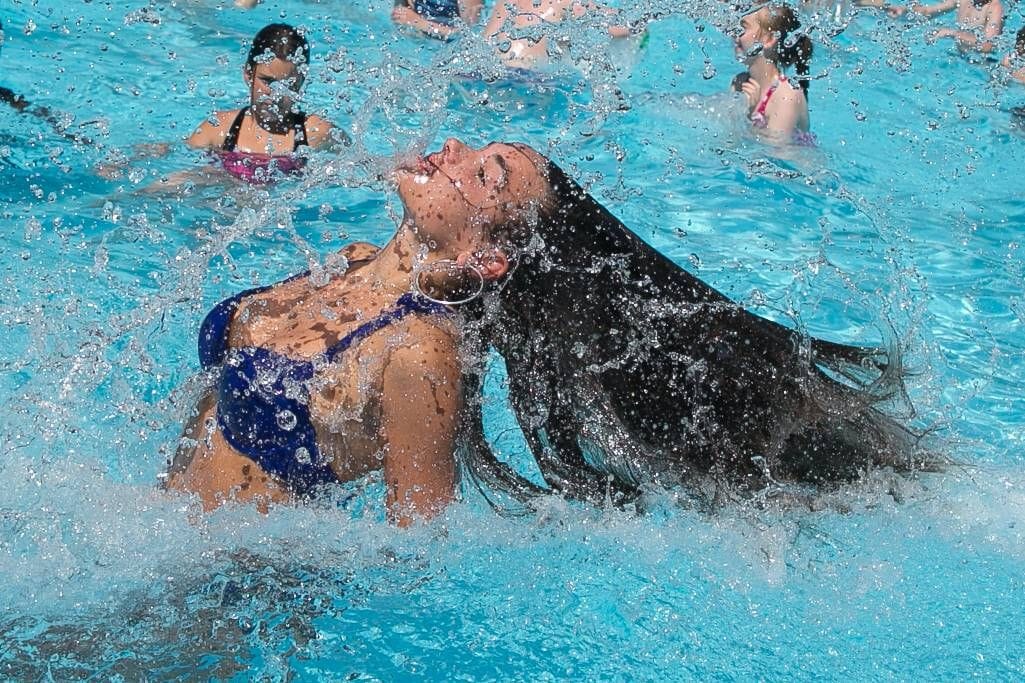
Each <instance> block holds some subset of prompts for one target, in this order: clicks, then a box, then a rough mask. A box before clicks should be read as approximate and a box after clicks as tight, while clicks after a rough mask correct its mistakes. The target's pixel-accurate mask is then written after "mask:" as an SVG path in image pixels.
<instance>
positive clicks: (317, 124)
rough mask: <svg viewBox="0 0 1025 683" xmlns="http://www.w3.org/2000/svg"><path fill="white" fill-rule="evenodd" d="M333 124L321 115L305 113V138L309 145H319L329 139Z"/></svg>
mask: <svg viewBox="0 0 1025 683" xmlns="http://www.w3.org/2000/svg"><path fill="white" fill-rule="evenodd" d="M334 128H335V125H334V124H333V123H331V122H330V121H328V120H327V119H325V118H324V117H322V116H317V115H316V114H307V115H306V140H307V142H308V143H309V145H310V147H314V148H316V147H320V146H321V145H324V144H327V143H328V142H330V141H331V131H332V130H334Z"/></svg>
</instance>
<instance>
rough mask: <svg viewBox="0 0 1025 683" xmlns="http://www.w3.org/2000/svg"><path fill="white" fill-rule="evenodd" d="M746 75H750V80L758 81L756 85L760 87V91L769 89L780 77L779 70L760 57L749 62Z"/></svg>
mask: <svg viewBox="0 0 1025 683" xmlns="http://www.w3.org/2000/svg"><path fill="white" fill-rule="evenodd" d="M748 73H750V74H751V78H753V79H755V80H756V81H758V85H760V86H762V90H765V89H766V88H768V87H770V86H771V85H772V84H773V82H774V81H775V80H776V79H777V78H779V76H780V70H779V68H777V67H776V65H775V64H773V63H772V62H770V61H769V60H768V59H766V58H765V57H762V56H761V55H759V56H758V57H755V59H754V61H753V62H751V66H749V67H748Z"/></svg>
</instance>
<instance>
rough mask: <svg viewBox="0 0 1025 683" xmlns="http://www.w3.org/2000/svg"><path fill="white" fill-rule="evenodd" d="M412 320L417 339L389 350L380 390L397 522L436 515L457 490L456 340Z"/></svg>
mask: <svg viewBox="0 0 1025 683" xmlns="http://www.w3.org/2000/svg"><path fill="white" fill-rule="evenodd" d="M413 325H414V328H413V329H414V330H415V333H416V334H415V336H416V340H415V341H413V342H412V343H408V344H403V345H401V346H399V347H397V348H395V349H394V350H393V351H392V352H391V355H390V356H389V358H388V360H387V364H386V366H385V368H384V375H383V381H382V389H381V414H382V421H381V429H382V432H383V433H382V437H383V439H384V441H385V449H386V450H385V459H384V479H385V483H386V484H387V487H388V496H387V500H388V512H389V516H390V518H391V520H392V521H393V522H394V523H396V524H398V525H399V526H406V525H408V524H409V523H411V522H412V521H413V520H414V519H416V518H417V517H431V516H433V515H435V514H437V513H438V512H440V511H441V510H442V509H443V508H444V507H445V505H447V504H448V503H449V502H450V501H451V500H452V497H453V496H454V495H455V487H456V463H455V446H456V444H455V442H456V434H457V432H458V429H459V420H460V412H461V408H462V395H461V391H462V390H461V384H460V377H461V367H460V362H459V358H458V353H457V350H456V346H455V341H454V340H453V339H452V338H451V337H450V336H449V335H447V334H445V333H444V332H442V331H441V330H438V329H437V328H434V327H432V326H428V324H427V323H426V322H424V321H419V320H418V321H414V322H413ZM421 332H423V333H421Z"/></svg>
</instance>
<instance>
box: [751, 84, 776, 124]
mask: <svg viewBox="0 0 1025 683" xmlns="http://www.w3.org/2000/svg"><path fill="white" fill-rule="evenodd" d="M777 87H779V79H778V78H777V79H776V80H774V81H773V82H772V85H770V86H769V89H768V90H766V91H765V94H764V95H762V100H761V102H759V103H758V107H757V108H755V113H756V114H760V115H762V116H765V108H766V107H767V106H769V100H771V99H772V94H773V93H774V92H776V88H777Z"/></svg>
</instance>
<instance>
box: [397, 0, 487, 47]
mask: <svg viewBox="0 0 1025 683" xmlns="http://www.w3.org/2000/svg"><path fill="white" fill-rule="evenodd" d="M483 8H484V3H483V2H482V0H395V6H394V7H393V8H392V13H391V18H392V21H394V22H395V23H396V24H398V25H399V26H409V27H410V28H414V29H416V30H417V31H420V32H421V33H423V34H425V35H428V36H430V37H432V38H441V39H442V40H448V39H449V38H451V37H452V36H453V35H455V33H456V31H458V30H459V23H460V22H462V23H463V24H465V25H467V26H473V25H474V24H476V23H477V20H478V19H479V18H480V12H481V10H482V9H483Z"/></svg>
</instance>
